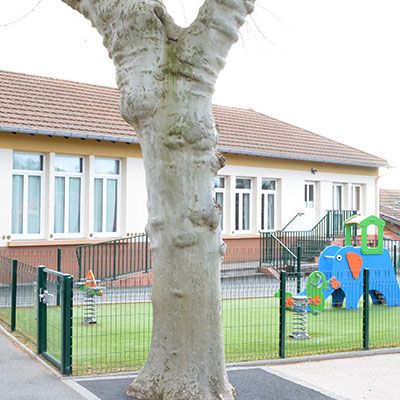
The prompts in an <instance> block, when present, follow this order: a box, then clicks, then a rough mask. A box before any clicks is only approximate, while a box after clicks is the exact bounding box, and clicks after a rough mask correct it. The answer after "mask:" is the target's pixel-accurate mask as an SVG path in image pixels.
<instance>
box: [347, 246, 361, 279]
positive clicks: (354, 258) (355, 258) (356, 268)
mask: <svg viewBox="0 0 400 400" xmlns="http://www.w3.org/2000/svg"><path fill="white" fill-rule="evenodd" d="M346 259H347V263H348V264H349V267H350V271H351V274H352V275H353V278H354V279H358V277H359V276H360V272H361V268H362V257H361V256H360V255H359V254H357V253H352V252H351V251H349V252H348V253H346Z"/></svg>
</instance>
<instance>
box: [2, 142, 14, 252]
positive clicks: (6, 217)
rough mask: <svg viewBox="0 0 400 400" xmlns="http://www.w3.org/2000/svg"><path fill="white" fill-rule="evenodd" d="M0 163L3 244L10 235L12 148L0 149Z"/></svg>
mask: <svg viewBox="0 0 400 400" xmlns="http://www.w3.org/2000/svg"><path fill="white" fill-rule="evenodd" d="M0 165H1V172H0V188H1V193H2V195H1V198H0V246H4V245H5V243H6V242H7V237H8V236H10V235H11V210H12V196H11V193H12V150H8V149H0ZM3 238H4V239H3Z"/></svg>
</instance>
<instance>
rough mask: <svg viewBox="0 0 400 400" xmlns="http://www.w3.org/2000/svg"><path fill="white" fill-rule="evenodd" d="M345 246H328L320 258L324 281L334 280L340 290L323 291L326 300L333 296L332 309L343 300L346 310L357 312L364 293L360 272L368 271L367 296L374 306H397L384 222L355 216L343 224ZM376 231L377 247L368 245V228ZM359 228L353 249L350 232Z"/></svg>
mask: <svg viewBox="0 0 400 400" xmlns="http://www.w3.org/2000/svg"><path fill="white" fill-rule="evenodd" d="M344 224H345V246H344V247H340V246H329V247H327V248H326V249H325V250H324V251H323V252H322V253H321V256H320V260H319V268H318V270H319V271H320V272H322V273H323V274H324V275H325V277H326V279H327V280H330V279H332V278H333V277H335V279H336V280H338V281H340V287H339V288H336V289H335V288H334V287H330V288H328V289H326V290H324V296H325V298H326V297H328V296H330V295H332V304H333V306H334V307H342V305H343V302H344V299H345V298H346V309H348V310H351V309H355V308H357V305H358V302H359V300H360V298H361V296H362V293H363V277H362V275H363V274H362V271H363V270H364V269H365V268H368V269H369V273H370V277H369V294H370V296H371V298H372V301H373V303H374V304H387V305H388V306H398V305H400V288H399V284H398V282H397V279H396V274H395V272H394V269H393V265H392V262H391V259H390V254H389V252H388V250H386V249H384V248H383V229H384V226H385V222H384V221H383V220H382V219H380V218H378V217H376V216H375V215H371V216H369V217H365V216H361V215H355V216H353V217H351V218H349V219H348V220H346V221H345V223H344ZM371 225H372V226H375V227H377V229H378V232H377V243H376V246H374V247H372V246H371V247H370V246H369V245H368V227H369V226H371ZM357 227H360V228H361V247H355V246H353V245H352V235H351V233H352V230H354V229H355V228H357Z"/></svg>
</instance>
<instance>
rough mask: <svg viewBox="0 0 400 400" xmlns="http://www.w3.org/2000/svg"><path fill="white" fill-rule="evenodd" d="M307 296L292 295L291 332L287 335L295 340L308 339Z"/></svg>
mask: <svg viewBox="0 0 400 400" xmlns="http://www.w3.org/2000/svg"><path fill="white" fill-rule="evenodd" d="M308 300H309V299H308V297H307V296H293V312H294V316H293V318H292V333H291V334H290V335H289V336H290V337H291V338H293V339H296V340H304V339H310V336H309V334H308V333H307V308H308Z"/></svg>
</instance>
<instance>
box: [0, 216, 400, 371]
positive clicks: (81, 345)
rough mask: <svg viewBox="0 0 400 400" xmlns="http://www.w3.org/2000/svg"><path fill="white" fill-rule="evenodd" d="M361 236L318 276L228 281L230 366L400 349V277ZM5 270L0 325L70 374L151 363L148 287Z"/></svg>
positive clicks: (240, 275) (335, 253) (337, 249)
mask: <svg viewBox="0 0 400 400" xmlns="http://www.w3.org/2000/svg"><path fill="white" fill-rule="evenodd" d="M371 222H373V223H376V224H377V225H378V224H380V222H379V220H377V219H371V218H370V219H365V218H364V219H360V218H358V219H353V220H349V221H347V225H348V226H349V228H348V229H347V230H348V232H351V229H352V228H353V225H354V224H357V225H360V226H361V228H362V231H363V232H364V230H365V232H366V228H365V227H366V226H367V225H369V224H371ZM364 228H365V229H364ZM380 232H381V231H379V232H378V236H379V235H381V233H380ZM353 239H354V238H352V237H351V235H350V234H349V235H348V237H346V243H345V246H329V247H327V248H326V249H325V250H323V251H322V253H321V257H320V261H319V270H318V271H315V272H312V273H311V274H310V273H306V272H302V271H301V270H297V271H293V272H290V273H289V272H285V271H281V273H280V275H279V274H278V277H277V276H272V275H265V274H263V273H257V274H253V275H247V274H246V273H244V271H243V270H240V269H237V270H236V271H231V273H230V274H229V276H225V278H223V279H221V288H222V298H223V310H222V316H223V328H224V337H225V356H226V362H228V363H236V362H242V361H258V360H267V359H274V358H285V357H294V356H303V355H312V354H325V353H337V352H344V351H352V350H362V349H364V350H368V349H372V348H384V347H398V346H400V312H399V307H398V306H399V302H400V295H399V278H400V276H399V274H398V270H395V269H394V268H393V264H392V260H391V257H390V254H389V253H388V251H387V250H386V249H383V248H382V246H380V245H379V243H382V241H380V242H379V240H378V245H377V246H376V247H374V248H373V247H370V246H368V245H366V244H365V243H364V244H361V246H352V243H351V241H352V240H353ZM378 239H379V238H378ZM361 240H363V236H362V235H361ZM11 261H12V260H11ZM1 267H2V275H1V278H2V282H7V281H10V282H12V284H11V285H5V284H3V285H2V286H0V321H2V324H3V325H4V324H5V326H6V327H8V328H9V329H10V330H12V331H13V334H14V335H15V336H17V337H19V338H20V339H21V340H22V341H24V342H25V343H27V344H28V345H29V346H30V347H31V348H33V349H34V350H37V351H38V353H39V354H43V356H45V358H47V359H48V360H49V361H50V362H51V363H53V364H54V365H56V366H57V367H58V368H60V369H61V370H62V371H63V372H64V373H66V374H70V373H73V374H74V375H87V374H96V373H108V372H119V371H129V370H130V371H132V370H138V369H140V367H141V366H142V365H143V363H144V362H145V360H146V357H147V354H148V350H149V346H150V340H151V329H152V310H151V303H150V293H151V282H150V281H148V280H147V281H146V280H141V281H140V282H141V284H138V282H137V281H136V280H135V281H132V279H130V278H129V279H125V278H124V279H112V278H108V279H97V278H96V276H95V274H94V273H93V271H89V272H88V274H87V275H86V277H84V278H82V279H79V280H75V282H74V283H73V284H72V280H71V277H70V276H68V275H66V274H63V273H61V272H57V271H53V270H49V269H46V268H44V267H42V268H39V269H37V268H34V267H29V266H27V265H21V266H20V267H19V268H17V267H16V266H15V265H13V263H11V262H10V261H7V259H5V258H3V259H2V260H1ZM38 270H40V271H38ZM38 272H39V274H38ZM15 274H18V276H17V278H18V279H13V278H12V277H13V276H14V275H15ZM13 282H14V283H15V284H14V283H13ZM132 282H135V284H132ZM68 285H69V286H68ZM280 293H285V296H280ZM37 296H38V298H39V299H40V301H39V303H38V302H37V301H36V298H37ZM299 298H300V300H301V301H303V303H301V304H302V305H301V304H300V303H298V301H299Z"/></svg>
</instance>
